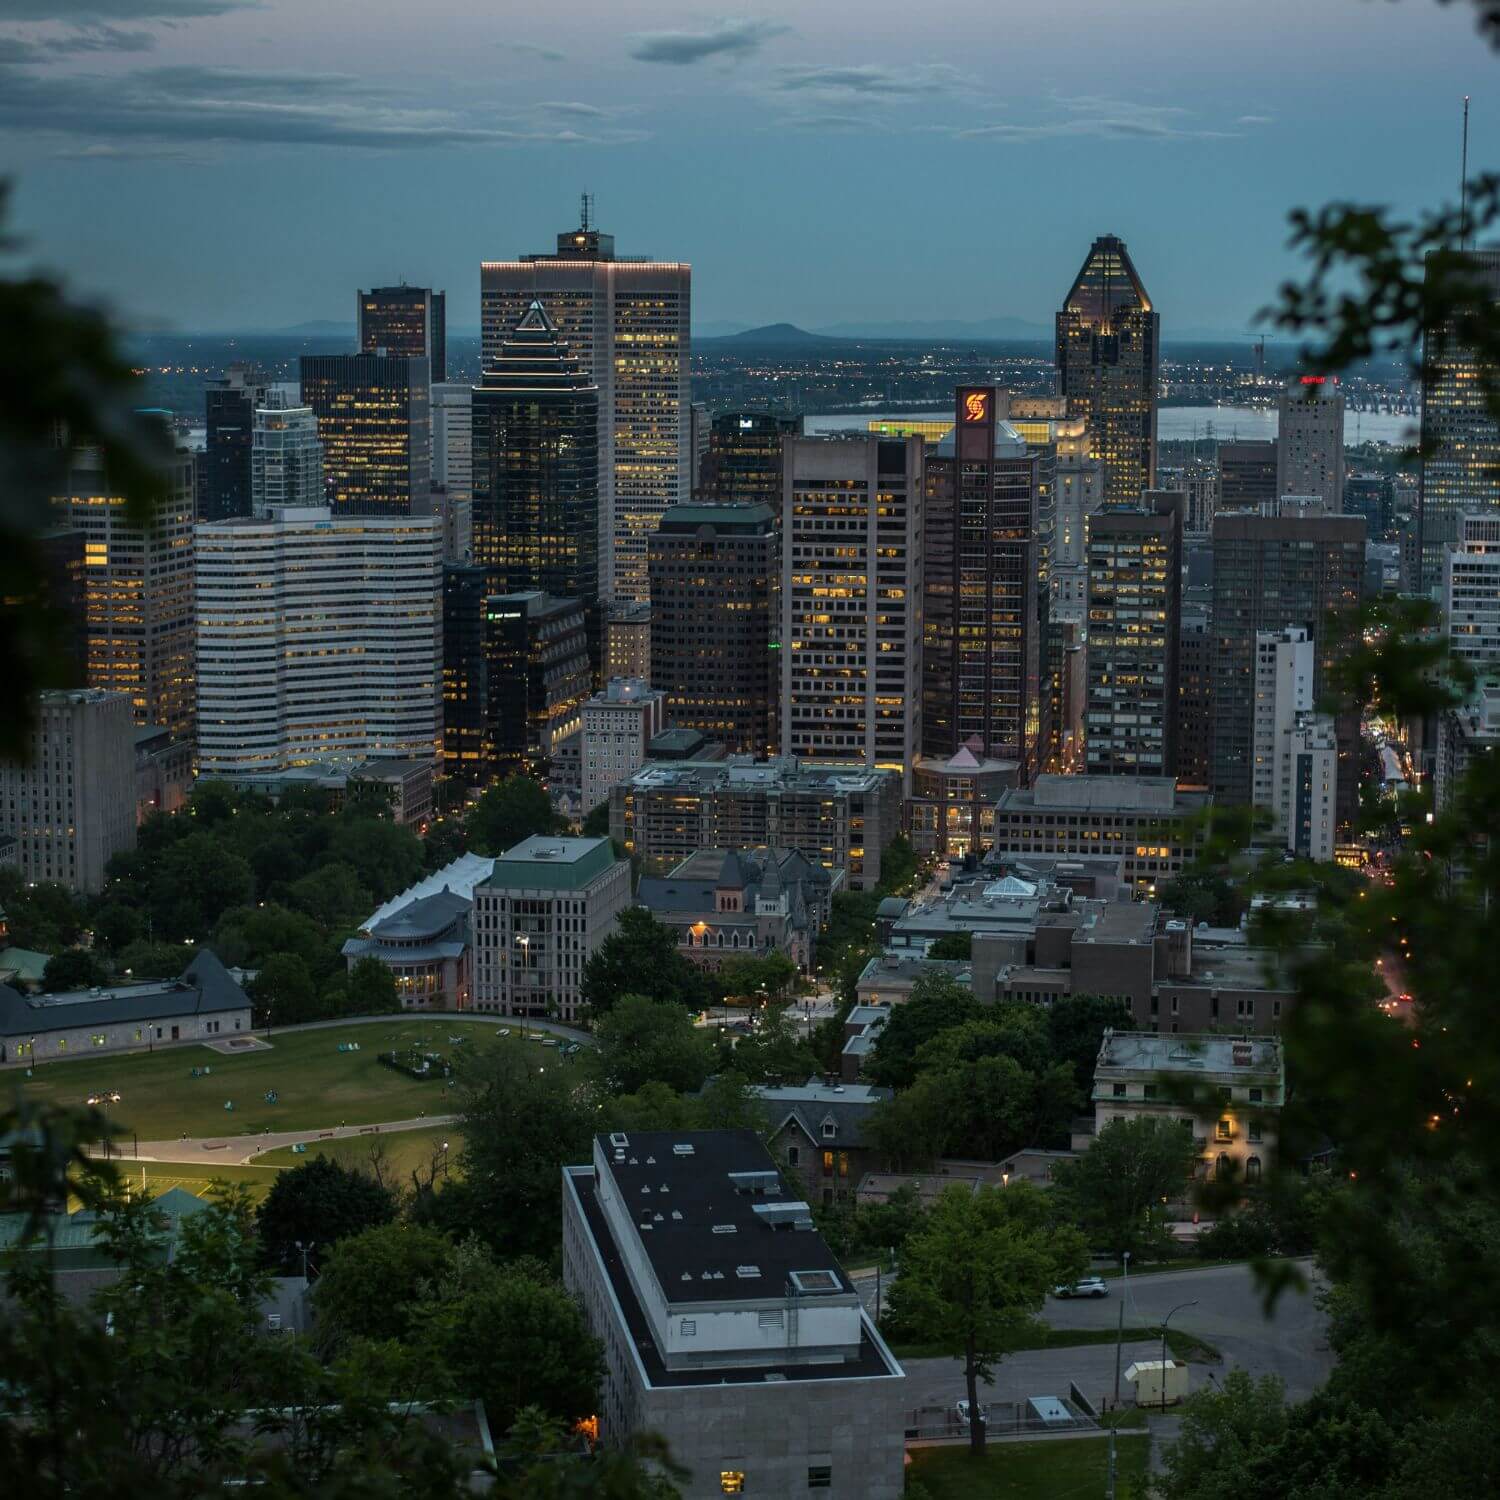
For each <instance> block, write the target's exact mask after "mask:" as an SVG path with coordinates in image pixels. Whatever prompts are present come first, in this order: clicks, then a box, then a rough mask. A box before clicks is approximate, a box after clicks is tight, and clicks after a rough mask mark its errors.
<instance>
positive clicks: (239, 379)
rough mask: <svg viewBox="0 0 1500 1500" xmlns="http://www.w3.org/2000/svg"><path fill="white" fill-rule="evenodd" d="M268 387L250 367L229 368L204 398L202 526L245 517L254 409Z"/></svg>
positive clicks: (264, 398) (264, 401)
mask: <svg viewBox="0 0 1500 1500" xmlns="http://www.w3.org/2000/svg"><path fill="white" fill-rule="evenodd" d="M270 389H271V387H270V382H269V381H268V379H267V377H266V376H265V375H264V374H262V373H261V372H260V371H259V370H257V369H255V368H254V367H253V366H251V365H245V364H233V365H230V367H229V369H228V371H227V373H226V374H225V375H224V376H223V378H222V379H219V380H210V381H209V382H208V385H207V387H206V388H205V392H204V401H203V407H204V417H205V421H206V424H207V425H206V428H205V432H204V448H203V474H202V504H201V505H200V506H199V507H198V511H199V515H200V517H201V518H202V519H203V520H205V521H225V520H228V519H229V517H230V516H248V515H249V514H250V486H251V478H250V475H251V449H252V443H253V439H254V432H255V409H256V408H257V407H259V406H265V405H267V404H268V397H269V394H270Z"/></svg>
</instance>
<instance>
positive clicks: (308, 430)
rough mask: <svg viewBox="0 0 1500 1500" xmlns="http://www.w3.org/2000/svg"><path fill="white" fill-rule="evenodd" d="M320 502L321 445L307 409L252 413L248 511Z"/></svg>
mask: <svg viewBox="0 0 1500 1500" xmlns="http://www.w3.org/2000/svg"><path fill="white" fill-rule="evenodd" d="M322 503H323V444H322V443H321V442H320V441H319V440H318V419H317V417H316V416H314V415H313V409H312V407H310V406H290V407H278V406H272V407H262V406H258V407H256V409H255V421H254V426H253V427H252V429H251V434H250V513H251V514H252V515H255V516H264V515H266V514H267V513H268V512H269V511H270V510H271V509H272V507H273V506H281V505H321V504H322Z"/></svg>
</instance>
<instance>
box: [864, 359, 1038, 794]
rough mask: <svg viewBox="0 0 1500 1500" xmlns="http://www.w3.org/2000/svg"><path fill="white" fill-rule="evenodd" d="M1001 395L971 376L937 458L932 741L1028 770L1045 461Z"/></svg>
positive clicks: (930, 629) (926, 739) (927, 621)
mask: <svg viewBox="0 0 1500 1500" xmlns="http://www.w3.org/2000/svg"><path fill="white" fill-rule="evenodd" d="M999 394H1000V393H997V392H996V391H995V389H994V388H993V387H991V386H960V387H959V389H958V392H957V399H956V407H955V415H954V426H953V431H952V432H951V433H949V434H948V435H947V436H945V437H944V438H943V439H942V440H941V441H940V442H939V443H938V444H937V447H936V449H935V450H934V451H933V452H932V453H931V454H930V455H929V456H928V457H927V463H926V480H927V484H926V496H925V507H926V515H925V519H924V520H923V521H922V536H923V547H924V552H923V558H922V572H921V574H920V588H921V592H922V600H921V624H922V672H921V684H922V687H921V746H922V751H923V753H924V754H925V755H928V756H933V757H938V758H941V759H944V760H946V759H947V758H948V757H950V756H952V755H954V754H956V753H957V752H958V750H959V749H960V748H961V747H964V746H967V747H968V748H969V749H970V750H971V752H972V753H973V754H974V755H976V756H978V757H979V758H981V759H986V758H988V759H998V760H1011V761H1015V762H1017V764H1018V766H1019V774H1020V777H1021V779H1022V780H1023V781H1025V780H1029V779H1030V777H1031V776H1032V775H1033V774H1034V773H1035V772H1036V770H1037V769H1038V756H1039V753H1040V747H1039V738H1040V731H1039V725H1040V717H1041V702H1040V698H1039V694H1040V683H1039V673H1040V660H1041V654H1040V653H1041V639H1040V637H1041V627H1040V622H1039V620H1038V606H1037V598H1038V572H1037V560H1036V548H1037V542H1036V529H1037V509H1038V504H1039V478H1038V474H1039V466H1040V460H1039V458H1038V456H1037V454H1036V453H1034V452H1032V451H1031V450H1030V449H1029V448H1028V447H1027V445H1026V443H1025V442H1024V441H1023V440H1022V438H1021V437H1020V435H1019V434H1018V433H1017V431H1016V429H1015V428H1014V427H1013V426H1011V425H1010V424H1009V423H1008V422H1004V421H1001V420H1000V419H999V418H998V417H997V415H996V406H997V396H998V395H999ZM888 654H889V653H888Z"/></svg>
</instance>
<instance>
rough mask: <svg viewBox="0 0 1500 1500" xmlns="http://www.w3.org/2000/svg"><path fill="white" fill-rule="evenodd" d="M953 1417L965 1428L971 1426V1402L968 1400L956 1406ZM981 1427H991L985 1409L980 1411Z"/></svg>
mask: <svg viewBox="0 0 1500 1500" xmlns="http://www.w3.org/2000/svg"><path fill="white" fill-rule="evenodd" d="M953 1415H954V1416H955V1417H957V1418H958V1420H959V1421H960V1422H961V1423H962V1424H963V1425H964V1426H965V1427H967V1426H968V1425H969V1402H968V1399H967V1398H965V1399H964V1400H962V1401H958V1402H956V1403H955V1404H954V1407H953ZM979 1425H980V1426H981V1427H988V1426H989V1425H990V1419H989V1418H988V1417H987V1416H985V1414H984V1408H983V1407H981V1408H980V1409H979Z"/></svg>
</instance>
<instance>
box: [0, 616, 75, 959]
mask: <svg viewBox="0 0 1500 1500" xmlns="http://www.w3.org/2000/svg"><path fill="white" fill-rule="evenodd" d="M0 608H3V604H0ZM0 907H3V908H4V909H5V916H6V921H7V924H8V925H9V927H10V941H11V942H12V943H14V944H15V945H16V947H18V948H30V949H32V950H33V951H34V952H37V953H56V952H58V951H59V950H60V949H63V948H71V947H72V946H73V945H74V944H75V943H77V942H78V940H79V939H80V938H81V937H82V936H83V911H82V909H81V907H80V906H79V904H78V900H77V898H76V897H75V896H74V895H73V893H72V891H70V890H69V889H68V888H67V887H66V886H64V885H59V884H58V883H57V882H56V881H55V880H39V881H38V882H37V883H36V884H35V885H28V884H27V883H26V881H25V879H24V878H23V877H22V875H21V872H20V870H19V869H16V868H14V867H12V868H9V869H7V868H5V867H4V866H0Z"/></svg>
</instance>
